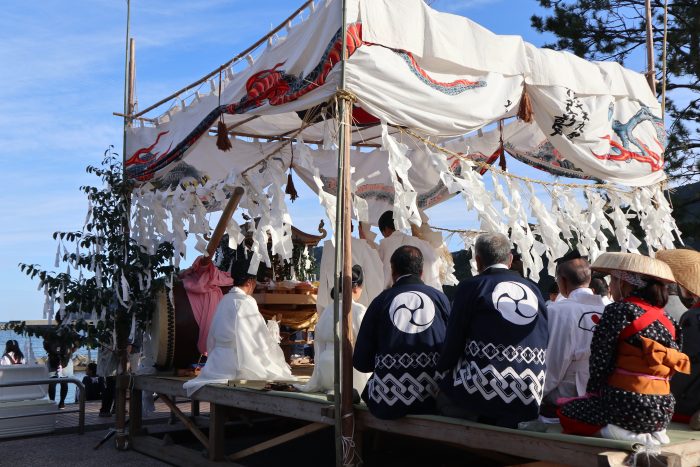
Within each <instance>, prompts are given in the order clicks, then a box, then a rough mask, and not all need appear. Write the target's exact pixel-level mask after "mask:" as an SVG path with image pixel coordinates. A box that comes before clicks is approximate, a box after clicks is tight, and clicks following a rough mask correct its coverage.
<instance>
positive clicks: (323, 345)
mask: <svg viewBox="0 0 700 467" xmlns="http://www.w3.org/2000/svg"><path fill="white" fill-rule="evenodd" d="M341 284H342V282H341ZM363 284H364V278H363V271H362V268H361V267H360V266H359V265H357V264H355V265H354V266H353V267H352V319H351V324H352V333H353V341H357V334H358V332H359V331H360V326H361V325H362V319H363V318H364V316H365V312H366V311H367V308H365V307H364V306H362V305H360V304H359V303H357V300H358V299H359V298H360V296H361V295H362V287H363ZM330 295H331V300H333V299H334V298H335V289H331V293H330ZM341 299H342V293H341ZM340 306H341V309H342V306H343V305H342V302H341V304H340ZM333 327H334V326H333V302H331V303H330V304H329V305H328V306H327V307H326V309H325V310H323V313H322V314H321V316H320V318H318V323H316V329H315V331H314V372H313V374H312V375H311V379H310V380H309V382H308V383H306V384H304V385H295V387H296V388H297V389H299V390H300V391H302V392H321V391H323V392H328V391H333V375H334V371H333V370H334V367H335V365H334V353H333V337H334V332H333ZM368 379H369V374H368V373H360V372H359V371H357V370H353V374H352V386H353V388H354V389H355V390H356V391H357V394H358V398H359V394H362V391H363V390H364V389H365V385H366V384H367V380H368Z"/></svg>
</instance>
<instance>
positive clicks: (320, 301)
mask: <svg viewBox="0 0 700 467" xmlns="http://www.w3.org/2000/svg"><path fill="white" fill-rule="evenodd" d="M334 259H335V246H334V245H333V242H332V241H331V240H326V241H325V242H324V243H323V255H322V256H321V266H320V271H319V278H320V280H319V285H318V297H317V299H316V310H317V311H318V313H319V315H320V314H321V313H323V310H325V309H326V307H327V306H328V305H329V304H330V303H333V300H332V299H331V289H332V288H333V273H334V271H333V270H334V266H335V263H334ZM352 264H353V265H355V264H358V265H360V266H361V267H362V275H363V278H364V283H363V285H362V295H361V296H360V298H359V299H358V300H357V303H359V304H360V305H363V306H364V307H365V308H366V307H368V306H369V304H370V303H372V300H374V297H376V296H377V295H379V294H380V293H382V291H383V290H384V282H385V279H384V266H383V265H382V260H381V259H380V258H379V254H378V253H377V250H375V249H374V248H372V247H371V246H370V244H369V243H368V242H367V241H366V240H362V239H360V238H354V237H353V238H352ZM331 321H332V320H331Z"/></svg>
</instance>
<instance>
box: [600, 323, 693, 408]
mask: <svg viewBox="0 0 700 467" xmlns="http://www.w3.org/2000/svg"><path fill="white" fill-rule="evenodd" d="M640 338H641V339H642V348H639V347H635V346H633V345H630V344H628V343H627V342H620V343H619V345H618V347H617V368H616V369H615V371H614V372H613V374H612V375H610V377H609V378H608V385H610V386H612V387H615V388H619V389H623V390H625V391H630V392H636V393H638V394H653V395H667V394H670V392H671V386H670V383H669V380H670V379H671V376H673V374H674V373H676V372H680V373H685V374H689V373H690V359H689V358H688V356H687V355H686V354H684V353H683V352H680V351H678V350H675V349H672V348H670V347H665V346H663V345H661V344H659V343H658V342H656V341H655V340H652V339H648V338H646V337H642V336H640Z"/></svg>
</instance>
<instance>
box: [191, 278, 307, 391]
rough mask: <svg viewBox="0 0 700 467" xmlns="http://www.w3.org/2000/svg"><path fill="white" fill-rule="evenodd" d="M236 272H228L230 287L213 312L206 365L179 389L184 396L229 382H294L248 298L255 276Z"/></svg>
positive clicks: (261, 319)
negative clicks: (183, 390) (232, 284)
mask: <svg viewBox="0 0 700 467" xmlns="http://www.w3.org/2000/svg"><path fill="white" fill-rule="evenodd" d="M240 269H241V270H242V272H239V273H235V274H234V273H233V272H232V276H234V277H233V281H234V287H233V288H232V289H231V290H230V291H229V293H227V294H226V295H224V297H223V298H222V299H221V301H220V302H219V305H218V307H217V308H216V313H215V314H214V319H213V320H212V323H211V328H210V330H209V337H208V338H207V352H208V358H207V363H206V364H205V365H204V368H202V372H201V373H200V374H199V376H197V377H196V378H194V379H192V380H190V381H187V382H186V383H185V384H184V385H183V387H184V388H185V390H186V391H187V396H191V395H192V394H194V393H195V392H196V391H197V390H199V389H200V388H201V387H203V386H205V385H207V384H210V383H227V382H228V381H229V380H262V381H292V380H295V378H294V377H293V376H292V372H291V370H290V368H289V365H287V362H286V361H285V358H284V353H283V352H282V349H281V348H280V346H279V344H278V343H277V342H276V341H275V340H274V339H273V338H272V335H271V333H270V331H268V328H267V325H266V324H265V319H264V318H263V317H262V315H261V314H260V311H259V310H258V304H257V303H256V302H255V299H254V298H253V297H251V295H252V293H253V291H254V290H255V283H256V281H255V276H252V275H249V274H247V267H246V268H243V267H241V268H240Z"/></svg>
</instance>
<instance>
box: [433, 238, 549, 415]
mask: <svg viewBox="0 0 700 467" xmlns="http://www.w3.org/2000/svg"><path fill="white" fill-rule="evenodd" d="M511 260H512V256H511V254H510V242H509V240H508V239H507V238H506V237H505V236H504V235H501V234H484V235H481V236H480V237H479V238H478V239H477V243H476V261H477V267H478V269H479V271H480V274H479V275H478V276H476V277H473V278H471V279H468V280H465V281H463V282H462V283H460V285H459V288H458V289H457V294H456V296H455V301H454V304H453V306H452V311H451V312H450V321H449V323H448V328H447V336H446V340H445V346H444V349H443V352H442V355H441V358H440V362H439V365H438V369H439V370H441V371H442V370H445V371H447V374H446V375H445V377H444V378H443V380H442V382H441V383H440V389H441V394H440V397H439V399H438V405H439V408H440V411H441V412H442V413H443V414H445V415H448V416H455V417H462V418H467V419H470V420H475V421H479V422H482V423H489V424H494V425H500V426H507V427H511V428H514V427H516V426H517V424H518V422H520V421H525V420H531V419H534V418H537V416H538V412H539V406H540V403H541V401H542V391H543V388H544V380H545V354H546V349H547V320H546V310H545V305H544V300H543V299H542V296H541V295H540V292H539V290H537V288H536V287H533V285H532V283H531V282H529V281H527V280H526V279H523V278H522V277H521V276H520V275H519V274H517V273H515V272H513V271H509V270H508V267H509V266H510V262H511Z"/></svg>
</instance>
